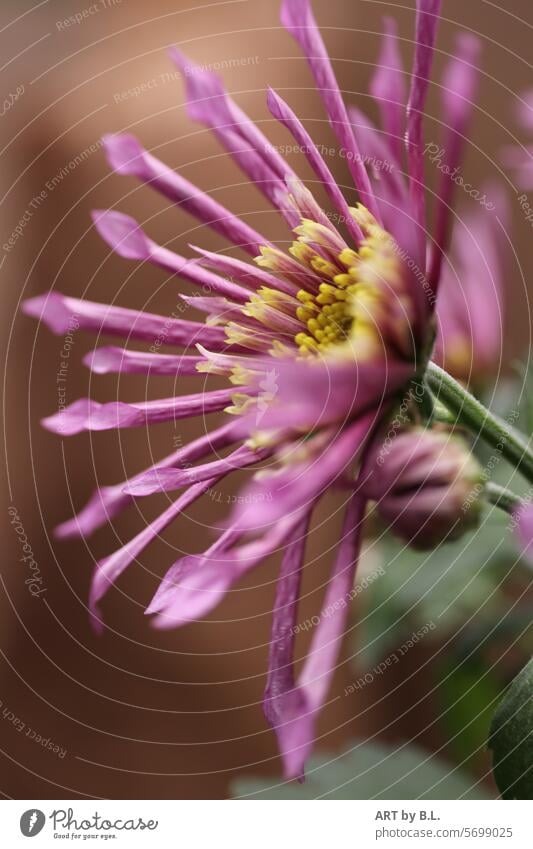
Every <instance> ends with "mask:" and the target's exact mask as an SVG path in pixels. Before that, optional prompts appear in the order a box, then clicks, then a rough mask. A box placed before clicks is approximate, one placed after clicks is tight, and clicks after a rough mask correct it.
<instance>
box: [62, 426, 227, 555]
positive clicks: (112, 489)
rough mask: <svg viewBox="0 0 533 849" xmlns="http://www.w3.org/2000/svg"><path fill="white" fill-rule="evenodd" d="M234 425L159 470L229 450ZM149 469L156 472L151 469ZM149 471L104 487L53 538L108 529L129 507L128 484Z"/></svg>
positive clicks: (162, 462) (189, 447) (200, 439)
mask: <svg viewBox="0 0 533 849" xmlns="http://www.w3.org/2000/svg"><path fill="white" fill-rule="evenodd" d="M237 438H238V437H237V434H236V427H235V421H234V420H232V421H230V422H229V423H227V424H224V425H222V427H219V428H217V429H216V430H213V431H211V432H210V433H206V434H204V435H203V436H200V437H198V439H194V440H193V441H192V442H189V443H188V444H187V445H184V446H182V447H180V448H177V449H176V450H175V451H173V452H172V453H171V454H169V455H168V456H167V457H165V458H163V459H162V460H158V461H157V464H156V465H157V467H158V468H159V469H161V468H167V467H170V466H180V465H185V464H187V463H195V462H196V461H197V460H201V459H203V458H204V457H207V456H208V455H209V454H212V453H213V452H214V451H219V450H222V449H223V448H227V447H228V446H229V445H233V444H234V443H235V442H236V441H237ZM150 468H153V466H151V467H150ZM149 470H150V469H144V470H143V471H141V472H138V473H137V474H136V475H133V477H131V478H129V479H128V480H125V481H122V482H121V483H118V484H114V485H112V486H101V487H99V488H98V489H97V490H96V491H95V492H94V493H93V495H92V496H91V498H90V499H89V501H88V502H87V504H86V505H85V507H83V509H82V510H80V512H79V513H78V514H77V516H74V517H73V518H72V519H69V520H68V521H66V522H63V523H62V524H61V525H58V527H57V528H56V529H55V531H54V535H55V536H56V537H57V538H58V539H65V538H68V537H73V536H81V537H86V536H89V535H90V534H92V533H93V532H94V531H95V530H97V528H100V527H101V526H102V525H105V524H106V522H109V521H110V520H111V519H112V518H113V517H114V516H116V515H117V514H118V513H120V512H121V511H122V510H124V509H125V508H126V507H128V506H129V505H130V504H131V502H132V501H133V498H132V496H131V495H128V494H127V493H126V492H125V491H124V490H125V489H126V488H127V487H128V484H134V483H135V481H137V480H139V479H140V478H142V477H143V476H144V475H145V474H146V473H147V472H148V471H149Z"/></svg>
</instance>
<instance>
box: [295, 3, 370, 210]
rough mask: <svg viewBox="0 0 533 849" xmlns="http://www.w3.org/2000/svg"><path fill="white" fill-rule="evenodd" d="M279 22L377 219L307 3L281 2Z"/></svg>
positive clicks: (363, 197) (327, 60) (366, 176)
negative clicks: (303, 61) (300, 55)
mask: <svg viewBox="0 0 533 849" xmlns="http://www.w3.org/2000/svg"><path fill="white" fill-rule="evenodd" d="M281 22H282V24H283V26H284V27H285V28H286V29H287V30H288V32H290V34H291V35H292V36H293V37H294V38H295V39H296V41H297V42H298V44H299V45H300V47H301V48H302V50H303V52H304V54H305V56H306V58H307V61H308V63H309V67H310V69H311V72H312V74H313V77H314V79H315V83H316V86H317V88H318V91H319V93H320V95H321V97H322V100H323V102H324V106H325V108H326V111H327V114H328V117H329V121H330V124H331V127H332V129H333V131H334V133H335V135H336V136H337V138H338V140H339V142H340V144H341V148H342V149H343V150H344V152H345V154H346V160H347V163H348V167H349V169H350V173H351V175H352V178H353V181H354V184H355V187H356V189H357V191H358V192H359V194H360V196H361V201H362V203H363V204H364V205H365V206H366V207H367V208H368V209H369V210H370V212H372V214H373V215H374V216H375V217H376V218H377V219H378V220H379V209H378V207H377V204H376V201H375V198H374V193H373V191H372V186H371V184H370V180H369V178H368V174H367V173H366V168H365V166H364V164H363V160H362V158H361V154H360V152H359V148H358V146H357V142H356V140H355V136H354V133H353V130H352V125H351V123H350V120H349V118H348V114H347V112H346V106H345V105H344V100H343V99H342V95H341V93H340V90H339V86H338V83H337V80H336V78H335V74H334V72H333V68H332V65H331V61H330V59H329V56H328V53H327V50H326V47H325V45H324V42H323V40H322V36H321V35H320V32H319V29H318V26H317V24H316V21H315V18H314V15H313V13H312V11H311V5H310V3H309V0H283V5H282V8H281Z"/></svg>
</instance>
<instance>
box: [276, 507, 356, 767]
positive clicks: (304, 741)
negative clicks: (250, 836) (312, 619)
mask: <svg viewBox="0 0 533 849" xmlns="http://www.w3.org/2000/svg"><path fill="white" fill-rule="evenodd" d="M365 506H366V500H365V499H364V498H363V497H362V496H360V495H358V494H355V495H353V496H352V499H351V501H350V504H349V505H348V508H347V510H346V515H345V519H344V524H343V528H342V539H341V543H340V546H339V550H338V554H337V557H336V560H335V565H334V567H333V571H332V574H331V578H330V580H329V584H328V589H327V592H326V596H325V599H324V603H323V605H322V611H321V613H320V616H319V623H318V625H317V626H316V628H315V630H314V633H313V639H312V642H311V647H310V649H309V653H308V655H307V657H306V659H305V662H304V665H303V667H302V670H301V672H300V675H299V677H298V681H297V684H296V690H295V691H293V692H294V693H295V695H294V696H293V699H292V703H289V702H288V703H287V708H286V710H285V711H284V715H283V716H280V717H279V720H278V729H277V731H278V741H279V744H280V748H281V755H282V759H283V764H284V772H285V777H286V778H300V777H301V776H302V775H303V772H304V766H305V762H306V760H307V758H308V757H309V755H310V753H311V750H312V748H313V745H314V742H315V723H316V719H317V715H318V713H319V712H320V710H321V709H322V707H323V706H324V703H325V701H326V698H327V694H328V690H329V687H330V684H331V679H332V677H333V674H334V672H335V670H336V668H337V661H338V657H339V652H340V648H341V645H342V640H343V637H344V635H345V631H346V622H347V617H348V611H349V603H350V592H351V590H352V588H353V582H354V577H355V571H356V568H357V562H358V560H359V551H360V545H361V535H362V525H363V520H364V512H365Z"/></svg>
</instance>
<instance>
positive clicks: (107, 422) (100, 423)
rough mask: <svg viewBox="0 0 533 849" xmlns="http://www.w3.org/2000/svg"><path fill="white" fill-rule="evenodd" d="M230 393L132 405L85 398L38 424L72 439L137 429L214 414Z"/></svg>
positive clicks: (230, 396)
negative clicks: (90, 432) (89, 433)
mask: <svg viewBox="0 0 533 849" xmlns="http://www.w3.org/2000/svg"><path fill="white" fill-rule="evenodd" d="M234 394H235V389H234V388H233V389H219V390H216V391H215V392H198V393H196V394H194V395H181V396H176V397H173V398H161V399H158V400H157V401H140V402H138V403H136V404H126V403H125V402H123V401H111V402H109V403H107V404H100V403H99V402H98V401H92V400H91V399H89V398H80V399H79V400H78V401H74V402H73V403H72V404H70V405H69V406H68V407H65V408H63V409H62V410H60V411H59V412H58V413H54V415H52V416H48V418H46V419H43V420H42V424H43V425H44V427H46V428H47V429H48V430H51V431H52V432H53V433H59V434H61V435H63V436H73V435H74V434H77V433H82V432H83V431H85V430H113V429H114V428H122V427H140V426H141V425H148V424H156V423H157V422H167V421H172V420H173V419H185V418H191V417H192V416H199V415H203V414H207V413H215V412H218V411H219V410H223V409H224V407H226V406H228V404H230V403H231V399H232V396H233V395H234Z"/></svg>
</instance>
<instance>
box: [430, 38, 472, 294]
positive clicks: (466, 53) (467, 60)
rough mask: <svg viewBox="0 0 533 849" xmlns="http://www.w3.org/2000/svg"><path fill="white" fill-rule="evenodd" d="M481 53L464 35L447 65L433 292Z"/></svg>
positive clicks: (448, 229)
mask: <svg viewBox="0 0 533 849" xmlns="http://www.w3.org/2000/svg"><path fill="white" fill-rule="evenodd" d="M480 52H481V43H480V41H479V39H478V38H476V37H475V36H473V35H470V34H469V33H461V34H460V35H459V37H458V38H457V48H456V54H455V56H454V57H453V59H451V60H450V62H449V63H448V66H447V67H446V70H445V72H444V77H443V80H442V107H443V109H442V111H443V115H444V120H445V131H444V137H443V140H442V150H443V151H444V152H445V153H444V155H445V157H446V162H445V165H446V166H447V169H448V173H444V172H443V173H442V177H441V179H440V183H439V187H438V189H437V208H436V222H435V234H434V237H433V243H432V255H431V263H430V269H429V273H428V282H429V284H430V286H431V288H432V289H433V290H434V291H436V290H437V289H438V283H439V278H440V271H441V267H442V260H443V256H444V254H445V252H446V251H447V249H448V247H449V240H450V234H451V220H450V219H451V205H452V201H453V195H454V189H455V180H454V179H453V175H454V174H455V173H457V169H458V168H459V166H460V163H461V160H462V158H463V151H464V147H465V142H466V136H465V134H466V132H467V128H468V123H469V120H470V116H471V114H472V110H473V108H474V101H475V98H476V91H477V83H478V79H479V70H478V67H477V63H478V59H479V54H480Z"/></svg>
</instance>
